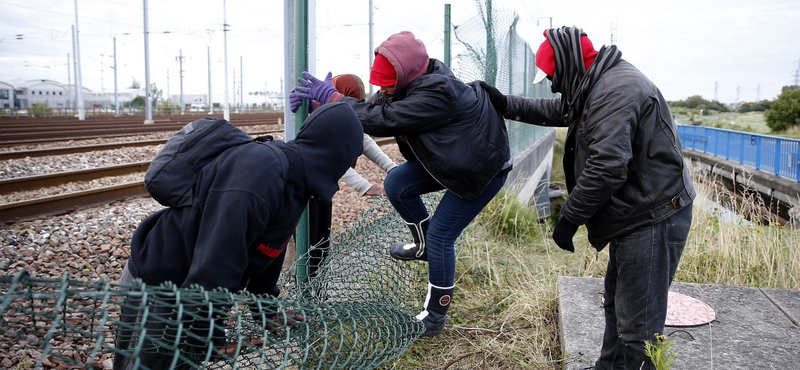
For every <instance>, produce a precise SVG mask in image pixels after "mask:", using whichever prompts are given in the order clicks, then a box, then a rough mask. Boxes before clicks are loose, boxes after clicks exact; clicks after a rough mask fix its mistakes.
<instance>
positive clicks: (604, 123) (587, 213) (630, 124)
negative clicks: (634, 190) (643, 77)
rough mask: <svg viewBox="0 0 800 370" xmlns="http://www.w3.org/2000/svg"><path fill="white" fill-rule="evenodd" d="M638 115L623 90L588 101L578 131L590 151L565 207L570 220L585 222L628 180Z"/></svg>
mask: <svg viewBox="0 0 800 370" xmlns="http://www.w3.org/2000/svg"><path fill="white" fill-rule="evenodd" d="M638 116H639V109H638V105H637V104H636V103H635V100H634V99H633V98H631V97H630V96H627V95H626V94H624V93H621V92H606V93H602V94H600V95H598V96H595V97H593V98H592V100H591V101H590V102H587V105H586V108H585V111H584V113H583V114H582V117H585V120H582V121H581V122H580V124H579V127H578V129H577V130H578V132H577V135H578V137H579V138H578V140H585V141H586V144H585V147H586V148H587V149H586V150H588V153H587V155H586V161H585V162H583V163H580V164H578V163H576V166H583V169H582V171H580V172H581V175H580V177H579V178H578V179H577V183H576V184H575V187H574V188H573V189H572V191H571V192H570V194H569V197H568V198H567V201H566V202H565V203H564V207H563V208H562V209H561V214H562V215H564V216H565V217H566V218H567V219H568V220H570V221H572V222H573V223H576V224H578V225H582V224H585V223H586V222H587V221H588V220H589V219H590V218H591V217H592V216H593V215H594V214H595V213H596V212H597V211H598V210H599V209H600V208H602V207H603V206H605V205H606V203H608V201H609V200H610V199H611V197H612V196H613V195H614V193H615V192H616V191H617V190H618V189H619V188H620V187H621V186H622V185H623V184H624V183H625V182H626V181H627V179H628V165H629V164H630V162H631V160H632V158H633V149H632V147H631V145H632V141H631V140H632V137H633V135H634V132H635V130H636V124H637V117H638ZM579 147H580V146H579ZM576 150H581V149H580V148H578V149H576Z"/></svg>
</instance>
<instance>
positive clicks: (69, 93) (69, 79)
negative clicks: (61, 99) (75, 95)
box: [66, 53, 72, 111]
mask: <svg viewBox="0 0 800 370" xmlns="http://www.w3.org/2000/svg"><path fill="white" fill-rule="evenodd" d="M70 68H72V62H70V60H69V53H67V107H66V108H67V111H69V108H70V106H71V105H72V73H71V72H70Z"/></svg>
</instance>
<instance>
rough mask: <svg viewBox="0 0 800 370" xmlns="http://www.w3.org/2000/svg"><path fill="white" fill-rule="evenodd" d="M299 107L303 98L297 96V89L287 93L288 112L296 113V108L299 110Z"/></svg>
mask: <svg viewBox="0 0 800 370" xmlns="http://www.w3.org/2000/svg"><path fill="white" fill-rule="evenodd" d="M301 105H303V98H301V97H300V96H298V95H297V89H292V91H290V92H289V110H291V111H292V113H294V112H297V108H300V106H301Z"/></svg>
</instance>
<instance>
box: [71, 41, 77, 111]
mask: <svg viewBox="0 0 800 370" xmlns="http://www.w3.org/2000/svg"><path fill="white" fill-rule="evenodd" d="M72 55H76V56H77V55H78V54H77V53H76V52H75V26H74V25H73V26H72ZM72 75H73V76H75V85H74V87H75V99H74V100H73V101H72V114H73V116H74V115H75V113H76V111H77V110H78V89H77V87H78V61H77V60H76V59H75V58H72Z"/></svg>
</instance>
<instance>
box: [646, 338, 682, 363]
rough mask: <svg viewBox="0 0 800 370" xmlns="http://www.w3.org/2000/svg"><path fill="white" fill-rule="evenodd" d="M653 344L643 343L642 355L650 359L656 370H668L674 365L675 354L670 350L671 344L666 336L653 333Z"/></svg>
mask: <svg viewBox="0 0 800 370" xmlns="http://www.w3.org/2000/svg"><path fill="white" fill-rule="evenodd" d="M655 336H656V341H655V342H649V341H648V342H644V354H645V355H647V357H650V360H651V361H653V365H655V366H656V370H669V369H670V368H672V366H673V365H675V352H673V351H672V350H671V348H672V344H673V342H672V341H671V340H669V338H667V336H666V335H661V334H658V333H655Z"/></svg>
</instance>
